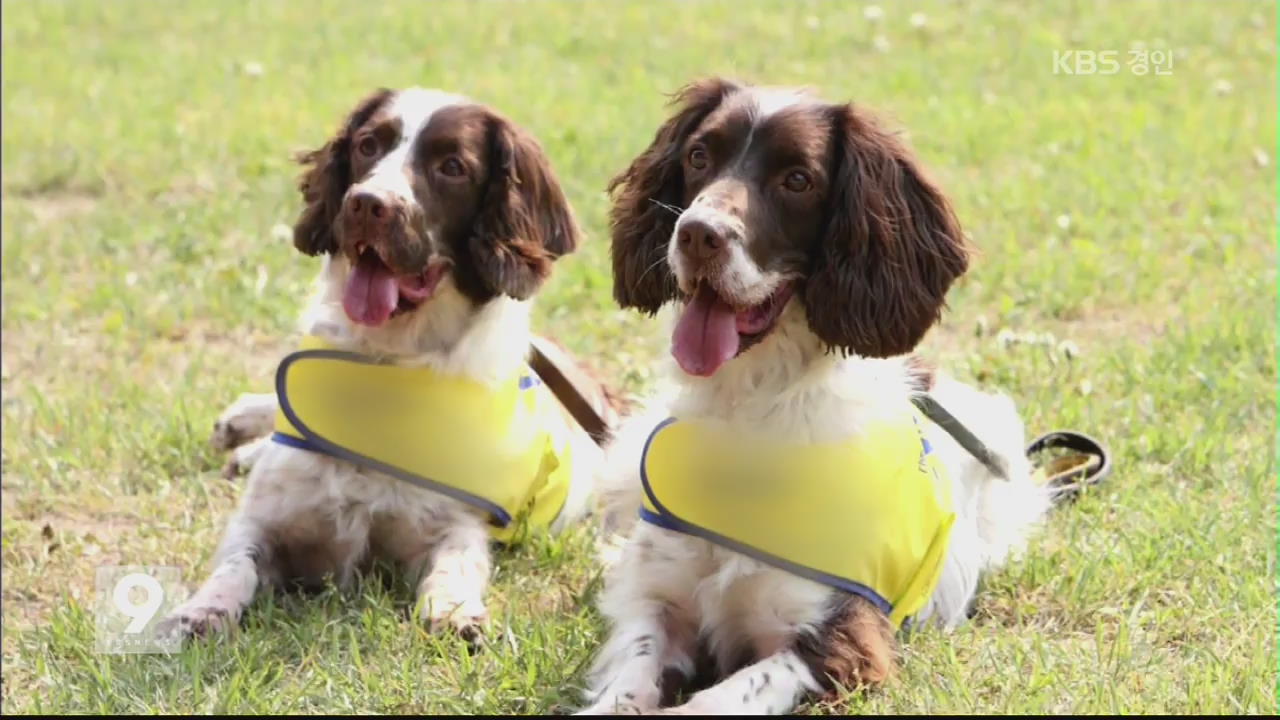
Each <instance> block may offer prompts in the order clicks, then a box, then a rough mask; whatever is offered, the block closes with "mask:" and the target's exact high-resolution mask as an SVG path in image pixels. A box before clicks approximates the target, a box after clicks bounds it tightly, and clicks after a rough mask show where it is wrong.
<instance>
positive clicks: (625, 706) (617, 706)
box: [574, 700, 645, 717]
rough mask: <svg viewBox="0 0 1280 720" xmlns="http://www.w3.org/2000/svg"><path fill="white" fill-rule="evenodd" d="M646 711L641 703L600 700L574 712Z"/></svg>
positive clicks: (624, 712)
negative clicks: (605, 701) (642, 708)
mask: <svg viewBox="0 0 1280 720" xmlns="http://www.w3.org/2000/svg"><path fill="white" fill-rule="evenodd" d="M644 714H645V712H644V711H643V710H641V709H640V706H639V705H636V704H635V703H630V702H614V701H612V700H610V701H609V702H607V703H604V702H598V703H596V704H595V705H592V706H591V707H589V708H587V709H586V710H579V711H578V712H576V713H574V716H575V717H576V716H578V715H644Z"/></svg>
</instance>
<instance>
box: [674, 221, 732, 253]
mask: <svg viewBox="0 0 1280 720" xmlns="http://www.w3.org/2000/svg"><path fill="white" fill-rule="evenodd" d="M676 238H677V240H678V242H679V243H680V252H682V253H684V255H685V257H687V258H689V259H690V260H693V261H695V262H707V261H709V260H714V259H716V258H717V257H719V256H721V255H723V254H724V253H725V252H726V250H727V248H728V247H729V243H728V241H727V240H726V238H725V236H724V233H723V232H721V231H720V229H719V228H716V227H715V226H713V225H712V224H711V223H709V222H707V221H706V220H688V221H686V222H683V223H681V224H680V231H679V232H678V233H677V235H676Z"/></svg>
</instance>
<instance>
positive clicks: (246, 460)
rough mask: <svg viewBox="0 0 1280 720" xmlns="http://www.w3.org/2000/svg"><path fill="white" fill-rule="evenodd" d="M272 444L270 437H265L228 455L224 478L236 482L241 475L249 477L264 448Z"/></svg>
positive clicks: (223, 472)
mask: <svg viewBox="0 0 1280 720" xmlns="http://www.w3.org/2000/svg"><path fill="white" fill-rule="evenodd" d="M270 442H271V438H270V437H266V436H263V437H260V438H258V439H257V440H254V441H253V442H251V443H249V444H247V445H241V446H240V447H238V448H235V449H234V450H232V451H231V452H229V453H227V462H226V464H224V465H223V466H222V477H223V478H224V479H226V480H235V479H236V478H237V477H239V476H240V475H248V474H249V470H251V469H252V468H253V465H254V463H256V462H257V461H258V458H259V457H261V456H262V451H263V448H265V447H266V446H267V444H268V443H270Z"/></svg>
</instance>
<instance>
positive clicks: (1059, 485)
mask: <svg viewBox="0 0 1280 720" xmlns="http://www.w3.org/2000/svg"><path fill="white" fill-rule="evenodd" d="M911 402H912V403H914V404H915V406H916V407H917V408H918V409H919V410H920V412H922V413H924V415H925V417H927V418H929V419H930V420H932V421H933V422H934V423H936V424H937V425H938V427H940V428H942V429H943V430H945V431H946V432H947V434H948V435H950V436H951V437H953V438H955V441H956V442H957V443H959V444H960V447H962V448H964V449H965V450H966V451H967V452H968V453H969V454H970V455H972V456H974V457H975V458H977V459H978V462H981V463H982V464H983V466H984V467H986V468H987V470H989V471H991V474H992V475H995V476H996V477H998V478H1000V479H1002V480H1005V481H1008V480H1009V479H1010V478H1009V461H1008V460H1007V459H1006V458H1005V457H1004V456H1003V455H1001V454H1000V453H998V452H996V451H994V450H992V449H991V448H989V447H987V445H986V443H984V442H982V441H981V440H979V439H978V437H977V436H976V435H974V434H973V433H972V432H970V430H969V428H967V427H965V425H964V423H962V422H960V421H959V420H957V419H956V417H955V416H954V415H952V414H951V413H950V412H948V411H947V409H946V408H944V407H942V405H940V404H939V403H938V401H937V400H935V399H934V398H933V396H931V395H928V394H918V395H915V396H914V397H912V399H911ZM1050 448H1062V449H1066V450H1073V451H1075V452H1076V453H1077V454H1076V455H1069V456H1065V457H1059V458H1055V459H1054V460H1051V461H1050V462H1049V463H1048V464H1046V465H1045V466H1044V467H1042V468H1040V469H1039V471H1042V472H1043V473H1044V476H1045V484H1046V485H1047V486H1049V487H1051V488H1053V491H1054V493H1053V500H1054V502H1060V501H1062V500H1068V499H1074V498H1075V497H1076V496H1078V495H1079V494H1080V490H1081V489H1082V488H1084V487H1085V486H1087V485H1095V484H1097V483H1099V482H1102V481H1103V480H1104V479H1105V478H1106V477H1107V475H1109V474H1110V473H1111V454H1110V453H1109V452H1107V448H1106V446H1105V445H1103V444H1102V443H1100V442H1098V441H1097V440H1095V439H1094V438H1092V437H1090V436H1088V435H1085V434H1084V433H1079V432H1075V431H1072V430H1055V431H1053V432H1048V433H1045V434H1044V435H1041V436H1040V437H1038V438H1036V439H1035V440H1033V441H1032V442H1031V444H1030V445H1028V446H1027V449H1026V453H1027V457H1028V458H1030V457H1033V456H1035V455H1038V454H1039V453H1041V452H1044V451H1045V450H1048V449H1050Z"/></svg>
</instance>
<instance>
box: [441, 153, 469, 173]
mask: <svg viewBox="0 0 1280 720" xmlns="http://www.w3.org/2000/svg"><path fill="white" fill-rule="evenodd" d="M440 174H441V175H444V176H445V177H452V178H456V177H462V176H463V175H464V174H466V168H464V167H463V166H462V161H461V160H459V159H458V158H456V157H449V158H445V159H444V162H442V163H440Z"/></svg>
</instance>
